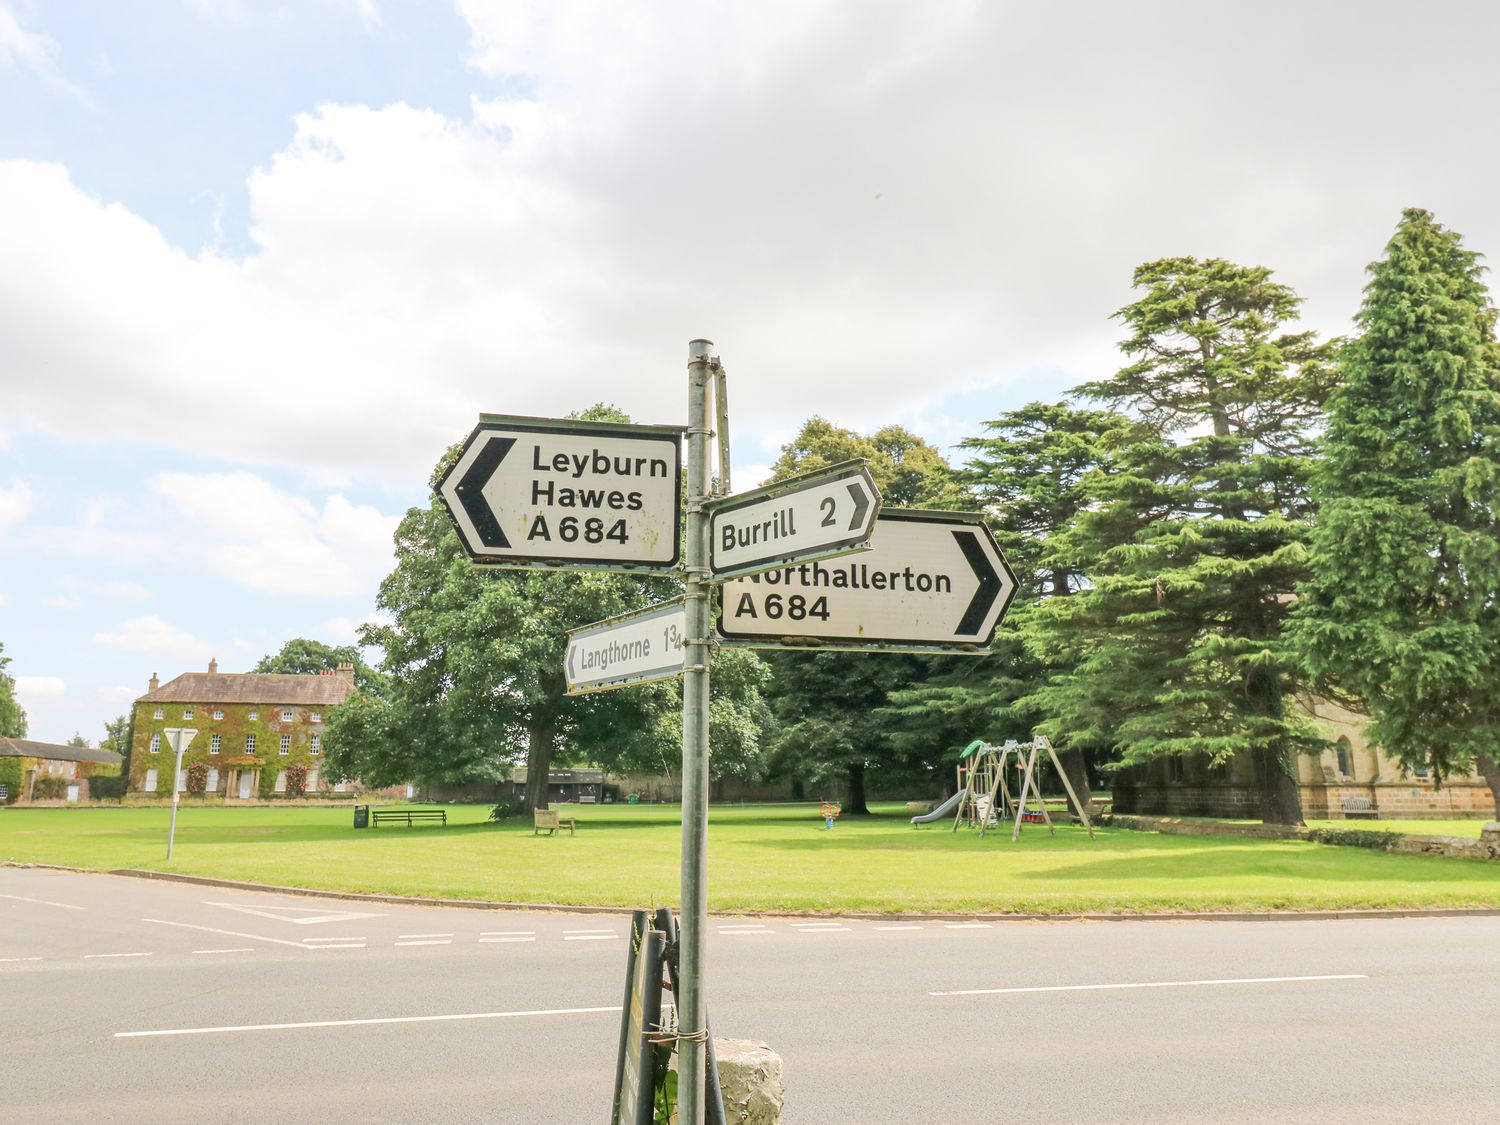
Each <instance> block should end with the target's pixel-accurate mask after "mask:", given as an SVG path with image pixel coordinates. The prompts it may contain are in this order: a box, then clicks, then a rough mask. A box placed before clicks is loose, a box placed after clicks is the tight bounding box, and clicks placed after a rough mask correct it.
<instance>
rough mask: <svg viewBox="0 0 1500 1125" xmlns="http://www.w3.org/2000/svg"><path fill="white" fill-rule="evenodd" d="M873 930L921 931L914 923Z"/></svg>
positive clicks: (878, 927) (880, 927) (879, 927)
mask: <svg viewBox="0 0 1500 1125" xmlns="http://www.w3.org/2000/svg"><path fill="white" fill-rule="evenodd" d="M875 929H877V930H920V929H922V927H921V926H918V925H915V924H914V923H907V924H904V925H900V926H876V927H875Z"/></svg>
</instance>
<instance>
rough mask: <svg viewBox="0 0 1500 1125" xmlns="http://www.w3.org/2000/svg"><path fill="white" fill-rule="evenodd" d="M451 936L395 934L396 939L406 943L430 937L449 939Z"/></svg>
mask: <svg viewBox="0 0 1500 1125" xmlns="http://www.w3.org/2000/svg"><path fill="white" fill-rule="evenodd" d="M452 936H453V935H452V934H397V935H396V937H397V938H399V939H400V940H401V941H407V940H413V941H414V940H416V939H417V938H430V937H448V938H451V937H452Z"/></svg>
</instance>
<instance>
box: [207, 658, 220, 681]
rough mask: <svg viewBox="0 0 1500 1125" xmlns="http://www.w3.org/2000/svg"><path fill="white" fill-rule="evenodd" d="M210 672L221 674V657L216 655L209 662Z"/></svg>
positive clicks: (211, 674)
mask: <svg viewBox="0 0 1500 1125" xmlns="http://www.w3.org/2000/svg"><path fill="white" fill-rule="evenodd" d="M208 674H209V675H210V676H217V675H218V674H219V658H218V657H217V656H216V657H214V658H213V659H212V660H210V661H209V662H208Z"/></svg>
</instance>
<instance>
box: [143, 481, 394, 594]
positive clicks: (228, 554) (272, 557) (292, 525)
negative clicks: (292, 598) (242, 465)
mask: <svg viewBox="0 0 1500 1125" xmlns="http://www.w3.org/2000/svg"><path fill="white" fill-rule="evenodd" d="M151 487H152V488H153V489H154V490H156V491H157V492H159V493H161V494H162V495H163V496H165V497H167V498H168V499H169V500H171V501H172V502H173V503H174V504H176V505H177V507H178V510H179V511H180V512H181V513H182V515H183V516H184V517H186V518H187V519H188V520H191V521H193V525H194V526H196V527H200V528H203V529H204V530H205V531H207V532H208V533H210V534H209V535H208V536H207V538H208V540H209V541H211V542H213V543H215V544H217V545H215V546H211V547H208V548H207V554H208V560H209V562H210V563H211V565H213V567H214V568H215V569H216V570H218V571H219V573H220V574H223V575H225V576H226V577H228V578H231V579H233V580H234V581H236V582H242V583H244V584H245V585H247V586H253V587H256V588H257V589H262V590H271V591H274V592H277V593H287V594H328V595H339V594H369V593H371V592H372V591H373V589H374V587H375V585H376V583H378V582H379V580H380V579H381V578H382V577H383V576H384V575H385V574H386V573H387V572H388V571H389V570H390V567H391V564H392V543H391V537H392V534H393V533H394V532H395V530H396V524H397V523H398V522H399V520H398V518H397V517H395V516H385V515H382V514H381V513H380V512H378V511H376V510H375V509H374V508H371V507H368V506H366V505H356V504H353V503H351V502H350V501H349V500H348V499H347V498H345V497H344V496H342V495H334V496H330V497H329V498H328V499H327V500H325V501H324V503H323V506H322V507H321V508H319V507H317V506H316V505H314V504H313V503H312V502H311V501H309V500H307V499H305V498H303V497H301V496H296V495H293V494H292V493H289V492H283V491H281V490H280V489H277V488H275V487H274V486H272V485H271V484H269V483H268V482H267V481H265V480H264V479H262V478H261V477H258V476H256V475H255V474H254V473H249V472H237V473H201V474H192V473H160V474H158V475H157V476H155V477H152V478H151Z"/></svg>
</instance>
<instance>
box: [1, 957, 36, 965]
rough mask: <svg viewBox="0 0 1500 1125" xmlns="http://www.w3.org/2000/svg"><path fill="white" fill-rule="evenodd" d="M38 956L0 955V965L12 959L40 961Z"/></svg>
mask: <svg viewBox="0 0 1500 1125" xmlns="http://www.w3.org/2000/svg"><path fill="white" fill-rule="evenodd" d="M40 960H41V958H40V957H0V965H5V964H9V963H11V962H13V961H40Z"/></svg>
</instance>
